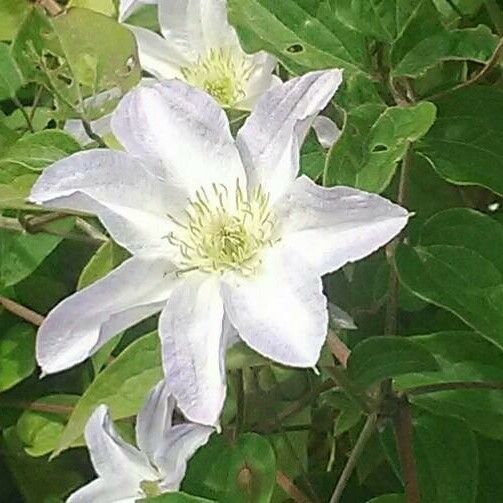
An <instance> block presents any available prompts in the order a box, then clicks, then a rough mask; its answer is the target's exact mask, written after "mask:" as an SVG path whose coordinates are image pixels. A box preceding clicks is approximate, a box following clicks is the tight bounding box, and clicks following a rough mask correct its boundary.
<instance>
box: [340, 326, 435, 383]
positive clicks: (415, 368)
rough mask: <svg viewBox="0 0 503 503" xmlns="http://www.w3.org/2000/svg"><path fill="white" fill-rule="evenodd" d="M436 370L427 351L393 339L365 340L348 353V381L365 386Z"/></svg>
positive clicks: (392, 337) (396, 338) (383, 337)
mask: <svg viewBox="0 0 503 503" xmlns="http://www.w3.org/2000/svg"><path fill="white" fill-rule="evenodd" d="M437 368H438V364H437V362H436V360H435V358H434V357H433V355H432V354H431V353H430V352H429V351H428V350H427V349H425V348H424V347H422V346H420V345H419V344H416V343H414V342H412V341H409V340H408V339H407V338H404V337H396V336H388V337H385V336H382V337H370V338H368V339H365V340H364V341H362V342H360V343H359V344H357V346H356V347H355V348H354V349H353V351H351V355H350V357H349V360H348V364H347V370H348V376H349V377H350V379H351V380H352V381H353V382H354V383H356V384H357V385H359V386H364V387H368V386H370V385H372V384H374V383H376V382H378V381H380V380H382V379H386V378H390V377H395V376H397V375H400V374H408V373H410V372H420V371H423V370H436V369H437Z"/></svg>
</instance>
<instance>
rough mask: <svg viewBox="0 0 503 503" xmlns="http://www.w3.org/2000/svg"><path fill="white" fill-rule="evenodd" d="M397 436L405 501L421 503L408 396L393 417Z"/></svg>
mask: <svg viewBox="0 0 503 503" xmlns="http://www.w3.org/2000/svg"><path fill="white" fill-rule="evenodd" d="M393 424H394V427H395V437H396V443H397V448H398V454H399V457H400V465H401V467H402V474H403V480H404V486H405V501H406V502H407V503H420V502H421V497H420V495H419V485H418V482H417V470H416V460H415V457H414V451H413V448H412V439H413V434H414V431H413V428H412V414H411V412H410V405H409V402H408V401H407V399H406V398H404V399H402V400H401V401H400V402H399V403H398V408H397V411H396V413H395V416H394V418H393Z"/></svg>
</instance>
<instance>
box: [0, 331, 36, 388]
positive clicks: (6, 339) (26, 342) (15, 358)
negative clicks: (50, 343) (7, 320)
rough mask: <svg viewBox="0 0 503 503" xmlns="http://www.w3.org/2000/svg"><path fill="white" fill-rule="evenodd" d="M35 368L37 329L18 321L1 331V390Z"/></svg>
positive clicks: (10, 386) (15, 382)
mask: <svg viewBox="0 0 503 503" xmlns="http://www.w3.org/2000/svg"><path fill="white" fill-rule="evenodd" d="M34 370H35V329H34V328H33V327H32V326H31V325H28V324H27V323H18V324H16V325H13V326H12V327H10V328H9V329H8V330H7V331H5V332H4V333H0V392H2V391H5V390H8V389H9V388H12V387H13V386H15V385H16V384H18V383H19V382H21V381H22V380H23V379H25V378H26V377H28V376H29V375H30V374H31V373H32V372H33V371H34Z"/></svg>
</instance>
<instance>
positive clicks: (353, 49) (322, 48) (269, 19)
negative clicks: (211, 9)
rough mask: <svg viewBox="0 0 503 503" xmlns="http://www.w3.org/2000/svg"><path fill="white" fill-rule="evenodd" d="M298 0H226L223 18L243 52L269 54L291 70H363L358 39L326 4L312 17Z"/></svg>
mask: <svg viewBox="0 0 503 503" xmlns="http://www.w3.org/2000/svg"><path fill="white" fill-rule="evenodd" d="M302 4H303V2H302V1H301V0H282V1H281V2H270V1H267V0H230V1H229V2H228V5H229V19H230V21H231V23H232V24H233V25H234V26H235V27H236V28H237V30H238V33H239V35H240V38H241V41H242V42H243V44H244V45H245V48H246V49H247V50H248V51H249V52H254V51H258V50H261V49H264V50H267V51H268V52H271V53H272V54H274V55H275V56H277V57H278V58H279V59H280V61H281V62H282V63H283V64H284V65H285V66H286V67H287V68H288V69H290V70H291V71H292V72H293V73H299V72H302V71H306V70H315V69H322V68H334V67H336V68H344V69H346V70H349V71H350V72H362V73H366V71H367V68H368V66H369V58H368V55H367V49H366V47H365V41H364V38H363V37H362V36H361V35H360V34H358V33H356V32H355V31H353V30H351V29H349V28H347V27H346V26H345V25H344V24H343V23H341V22H339V21H338V20H337V19H336V18H335V17H334V15H333V13H332V11H331V9H330V7H329V5H328V3H324V4H321V6H320V9H324V10H323V11H322V12H320V13H319V15H318V17H315V16H313V15H311V14H310V13H308V12H307V11H306V10H305V9H304V8H303V5H302Z"/></svg>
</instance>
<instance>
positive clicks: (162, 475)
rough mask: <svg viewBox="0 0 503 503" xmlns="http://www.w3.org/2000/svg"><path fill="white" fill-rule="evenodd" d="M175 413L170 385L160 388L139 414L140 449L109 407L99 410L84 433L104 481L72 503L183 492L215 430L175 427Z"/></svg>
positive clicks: (123, 502)
mask: <svg viewBox="0 0 503 503" xmlns="http://www.w3.org/2000/svg"><path fill="white" fill-rule="evenodd" d="M174 407H175V401H174V399H173V397H172V396H170V395H169V391H168V388H167V386H166V384H165V382H160V383H159V384H158V385H157V386H156V387H155V388H154V389H153V390H152V391H151V393H150V394H149V396H148V397H147V400H146V401H145V405H144V406H143V408H142V410H140V412H139V414H138V417H137V421H136V442H137V444H138V448H136V447H133V446H132V445H129V444H127V443H126V442H124V440H123V439H122V438H121V437H120V436H119V435H118V434H117V432H116V430H115V428H114V425H113V422H112V420H111V418H110V414H109V412H108V407H107V406H106V405H101V406H100V407H98V408H97V409H96V410H95V411H94V413H93V414H92V416H91V417H90V418H89V420H88V422H87V425H86V429H85V433H84V436H85V439H86V444H87V447H88V449H89V454H90V457H91V462H92V464H93V467H94V469H95V471H96V473H97V474H98V478H97V479H95V480H93V481H92V482H90V483H89V484H87V485H85V486H84V487H81V488H80V489H78V490H77V491H76V492H74V493H73V494H71V495H70V497H69V498H68V499H67V503H90V502H92V503H115V502H117V503H119V502H120V503H134V502H135V501H137V500H138V499H139V498H145V497H147V496H157V495H159V494H162V493H166V492H171V491H178V489H179V487H180V484H181V482H182V480H183V477H184V475H185V471H186V469H187V461H188V460H189V459H190V458H191V457H192V455H193V454H194V453H195V452H196V451H197V449H199V447H201V446H203V445H204V444H206V442H207V441H208V439H209V437H210V435H211V434H212V433H213V432H214V431H215V430H214V429H213V428H210V427H208V426H203V425H200V424H192V423H182V424H177V425H173V424H172V423H171V419H172V415H173V410H174Z"/></svg>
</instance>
